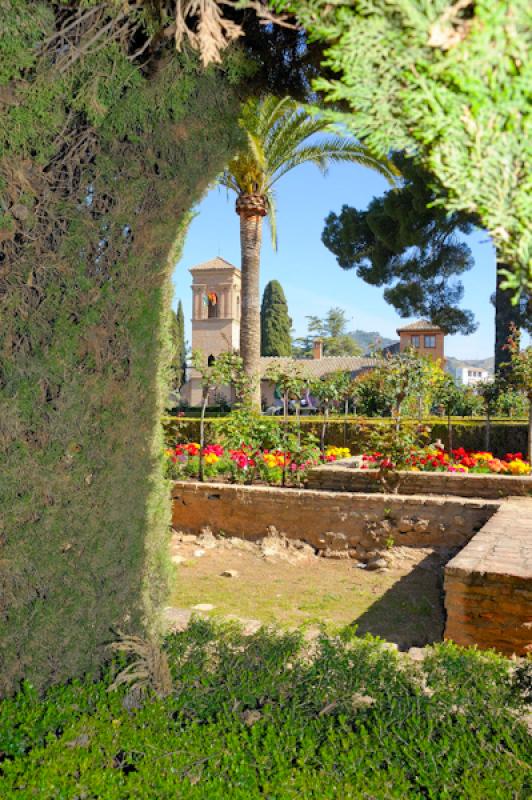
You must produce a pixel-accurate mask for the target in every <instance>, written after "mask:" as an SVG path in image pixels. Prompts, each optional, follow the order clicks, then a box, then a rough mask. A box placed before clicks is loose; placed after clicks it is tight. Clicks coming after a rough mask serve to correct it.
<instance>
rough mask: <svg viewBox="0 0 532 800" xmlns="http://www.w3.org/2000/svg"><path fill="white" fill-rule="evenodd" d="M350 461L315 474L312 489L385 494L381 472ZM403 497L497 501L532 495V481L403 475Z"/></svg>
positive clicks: (318, 469)
mask: <svg viewBox="0 0 532 800" xmlns="http://www.w3.org/2000/svg"><path fill="white" fill-rule="evenodd" d="M349 463H350V462H349V460H347V459H346V460H344V461H343V462H338V463H337V464H326V465H324V466H321V467H316V468H315V469H313V470H311V471H310V473H309V476H308V486H309V488H310V489H325V490H328V491H338V492H382V491H383V489H382V485H381V484H380V482H379V479H378V474H377V470H365V469H355V468H354V467H352V466H349ZM398 474H399V476H400V483H399V491H400V492H401V494H407V495H410V494H437V495H454V496H457V497H485V498H490V499H497V498H502V497H509V496H518V495H532V477H530V476H525V477H520V476H517V475H504V476H503V475H494V474H492V475H461V474H457V473H452V472H450V473H447V472H399V473H398Z"/></svg>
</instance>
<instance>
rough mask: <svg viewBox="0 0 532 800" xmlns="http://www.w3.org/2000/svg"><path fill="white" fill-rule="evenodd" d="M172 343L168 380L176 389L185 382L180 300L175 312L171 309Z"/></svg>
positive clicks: (182, 320)
mask: <svg viewBox="0 0 532 800" xmlns="http://www.w3.org/2000/svg"><path fill="white" fill-rule="evenodd" d="M172 345H173V354H172V362H171V365H170V371H171V375H170V380H171V383H172V385H173V386H174V387H175V388H176V389H180V388H181V386H182V385H183V384H184V382H185V366H186V354H187V353H186V351H187V348H186V342H185V314H184V312H183V303H182V302H181V300H180V301H179V303H178V305H177V312H174V311H172Z"/></svg>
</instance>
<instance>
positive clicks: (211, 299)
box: [207, 292, 219, 319]
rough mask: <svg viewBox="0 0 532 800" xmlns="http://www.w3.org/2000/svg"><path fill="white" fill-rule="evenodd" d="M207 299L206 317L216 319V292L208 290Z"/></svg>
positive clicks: (217, 313) (217, 307)
mask: <svg viewBox="0 0 532 800" xmlns="http://www.w3.org/2000/svg"><path fill="white" fill-rule="evenodd" d="M207 301H208V306H207V308H208V317H209V319H216V318H217V317H218V316H219V305H218V295H217V294H216V292H209V294H208V295H207Z"/></svg>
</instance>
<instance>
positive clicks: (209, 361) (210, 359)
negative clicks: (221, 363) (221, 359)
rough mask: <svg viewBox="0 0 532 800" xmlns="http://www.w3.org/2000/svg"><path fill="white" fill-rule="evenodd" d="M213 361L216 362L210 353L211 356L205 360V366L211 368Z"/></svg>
mask: <svg viewBox="0 0 532 800" xmlns="http://www.w3.org/2000/svg"><path fill="white" fill-rule="evenodd" d="M215 361H216V358H215V357H214V356H213V354H212V353H211V355H210V356H209V358H208V359H207V366H209V367H212V365H213V364H214V362H215Z"/></svg>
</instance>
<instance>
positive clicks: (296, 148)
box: [220, 95, 395, 408]
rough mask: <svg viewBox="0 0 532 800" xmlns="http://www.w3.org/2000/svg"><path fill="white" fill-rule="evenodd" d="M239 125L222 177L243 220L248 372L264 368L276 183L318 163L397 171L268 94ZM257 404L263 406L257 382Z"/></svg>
mask: <svg viewBox="0 0 532 800" xmlns="http://www.w3.org/2000/svg"><path fill="white" fill-rule="evenodd" d="M240 124H241V128H242V131H243V135H244V136H243V144H242V146H241V148H240V149H239V150H238V152H237V153H236V155H235V156H234V158H232V159H231V161H230V163H229V164H228V166H227V169H226V170H225V172H224V173H223V175H222V176H221V178H220V183H221V184H222V185H223V186H226V187H227V188H228V189H231V190H232V191H234V192H235V194H236V195H237V199H236V206H235V210H236V213H237V214H238V216H239V217H240V248H241V267H242V311H241V320H240V353H241V356H242V359H243V361H244V368H245V370H246V372H247V373H248V374H249V375H250V376H252V375H258V373H259V368H260V362H259V359H260V294H259V279H260V250H261V244H262V224H263V219H264V217H265V216H268V219H269V223H270V230H271V235H272V241H273V244H274V246H276V244H277V235H276V224H275V195H274V189H275V186H276V184H277V182H278V181H279V180H280V179H281V178H282V177H283V176H284V175H286V173H287V172H290V171H291V170H292V169H295V168H296V167H298V166H299V165H300V164H305V163H311V164H315V165H316V166H317V167H318V168H319V169H321V170H322V171H325V170H326V169H327V167H328V165H329V164H331V163H332V162H337V161H348V162H353V163H356V164H362V165H364V166H367V167H371V168H373V169H375V170H377V171H379V172H380V173H381V174H383V175H385V176H386V177H387V178H388V179H389V180H390V181H391V180H392V179H393V176H394V174H395V168H394V166H393V164H391V163H390V162H389V161H388V159H387V158H385V157H382V158H375V157H374V156H373V155H372V154H371V152H370V151H369V150H368V148H366V147H365V146H364V145H361V144H359V143H358V142H356V141H355V140H353V139H351V138H348V137H345V136H340V135H338V132H337V131H336V129H335V128H334V127H333V126H332V125H331V123H330V122H327V121H326V120H325V119H324V117H323V115H319V114H315V113H311V111H310V110H309V109H308V108H306V107H304V106H302V105H300V104H298V103H297V102H296V101H294V100H292V99H291V98H290V97H284V98H281V99H280V98H278V97H274V96H272V95H266V96H264V97H262V98H260V99H258V100H257V99H250V100H249V101H248V102H247V103H246V104H245V105H244V107H243V110H242V114H241V118H240ZM254 405H255V406H256V407H257V408H259V407H260V386H259V385H258V382H257V388H256V390H255V397H254Z"/></svg>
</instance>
